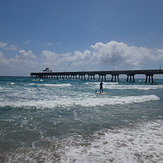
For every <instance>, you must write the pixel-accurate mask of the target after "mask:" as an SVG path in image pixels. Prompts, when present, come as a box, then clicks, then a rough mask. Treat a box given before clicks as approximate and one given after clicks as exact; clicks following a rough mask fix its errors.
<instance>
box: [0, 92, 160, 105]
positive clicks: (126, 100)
mask: <svg viewBox="0 0 163 163" xmlns="http://www.w3.org/2000/svg"><path fill="white" fill-rule="evenodd" d="M155 100H160V98H159V97H158V96H156V95H142V96H107V97H105V96H104V97H95V96H90V97H88V96H86V98H84V97H80V96H79V97H74V98H70V97H66V96H63V97H56V98H55V99H47V98H45V99H42V100H31V101H25V100H22V101H21V100H19V99H18V101H17V102H15V101H0V106H13V107H37V108H55V107H71V106H75V105H79V106H84V107H89V106H90V107H94V106H105V105H117V104H119V105H125V104H132V103H143V102H148V101H155Z"/></svg>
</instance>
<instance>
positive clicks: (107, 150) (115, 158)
mask: <svg viewBox="0 0 163 163" xmlns="http://www.w3.org/2000/svg"><path fill="white" fill-rule="evenodd" d="M162 124H163V120H158V121H156V122H148V123H145V124H140V125H137V126H133V127H124V128H114V129H103V130H100V131H97V132H96V133H95V134H94V135H92V136H91V139H90V140H83V139H81V138H80V137H79V138H75V137H69V138H68V139H63V140H60V141H57V140H55V139H53V140H51V139H49V142H50V146H45V147H41V148H40V147H35V146H33V148H20V149H17V150H16V151H13V152H10V153H9V154H8V157H7V159H6V163H14V162H48V163H53V162H56V163H140V162H142V163H162V161H163V150H162V149H163V125H162Z"/></svg>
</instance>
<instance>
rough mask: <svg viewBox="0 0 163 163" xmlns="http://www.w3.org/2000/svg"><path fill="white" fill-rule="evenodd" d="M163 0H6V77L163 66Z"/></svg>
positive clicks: (2, 59) (1, 19)
mask: <svg viewBox="0 0 163 163" xmlns="http://www.w3.org/2000/svg"><path fill="white" fill-rule="evenodd" d="M162 6H163V1H162V0H82V1H81V0H0V75H29V74H30V72H37V71H42V70H43V69H44V68H45V67H49V68H50V69H52V70H53V71H82V70H112V69H113V68H114V69H119V70H120V69H156V68H159V67H160V66H161V67H163V19H162V17H163V10H162Z"/></svg>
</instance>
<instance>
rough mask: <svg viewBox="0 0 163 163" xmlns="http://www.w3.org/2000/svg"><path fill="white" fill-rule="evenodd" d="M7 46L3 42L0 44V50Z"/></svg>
mask: <svg viewBox="0 0 163 163" xmlns="http://www.w3.org/2000/svg"><path fill="white" fill-rule="evenodd" d="M7 45H8V44H7V43H5V42H0V48H4V47H6V46H7Z"/></svg>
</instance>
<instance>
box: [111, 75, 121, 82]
mask: <svg viewBox="0 0 163 163" xmlns="http://www.w3.org/2000/svg"><path fill="white" fill-rule="evenodd" d="M117 81H118V82H119V74H118V75H114V74H112V78H111V82H117Z"/></svg>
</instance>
